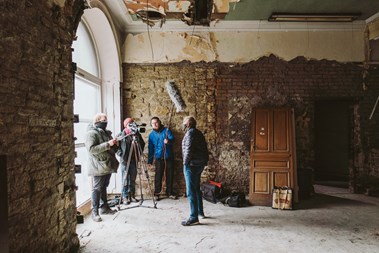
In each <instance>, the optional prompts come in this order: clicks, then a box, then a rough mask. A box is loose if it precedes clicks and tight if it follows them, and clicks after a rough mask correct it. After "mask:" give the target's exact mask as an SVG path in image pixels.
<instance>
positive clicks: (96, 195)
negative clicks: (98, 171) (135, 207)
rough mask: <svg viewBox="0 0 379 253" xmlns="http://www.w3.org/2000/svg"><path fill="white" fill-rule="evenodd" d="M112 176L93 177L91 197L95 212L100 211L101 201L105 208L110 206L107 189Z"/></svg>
mask: <svg viewBox="0 0 379 253" xmlns="http://www.w3.org/2000/svg"><path fill="white" fill-rule="evenodd" d="M111 176H112V174H108V175H104V176H94V177H93V186H92V196H91V203H92V209H93V210H98V209H99V207H100V200H101V202H102V204H103V206H107V205H108V202H107V187H108V185H109V180H110V179H111Z"/></svg>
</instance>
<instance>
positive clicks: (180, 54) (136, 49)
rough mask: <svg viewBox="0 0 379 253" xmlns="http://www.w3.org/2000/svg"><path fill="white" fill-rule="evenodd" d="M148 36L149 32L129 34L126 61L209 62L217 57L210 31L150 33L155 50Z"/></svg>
mask: <svg viewBox="0 0 379 253" xmlns="http://www.w3.org/2000/svg"><path fill="white" fill-rule="evenodd" d="M148 36H149V34H147V33H143V34H138V35H131V34H129V35H128V36H127V38H126V40H125V43H124V46H123V49H124V50H123V52H124V57H123V61H124V62H137V63H141V62H142V63H149V62H180V61H184V60H188V61H191V62H199V61H207V62H208V61H215V59H216V56H215V53H214V51H213V47H212V44H211V40H210V38H209V34H208V33H203V34H201V35H189V34H187V33H174V32H168V33H150V36H151V42H152V47H153V52H152V50H151V46H150V40H149V37H148ZM152 55H154V59H152Z"/></svg>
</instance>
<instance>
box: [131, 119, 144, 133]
mask: <svg viewBox="0 0 379 253" xmlns="http://www.w3.org/2000/svg"><path fill="white" fill-rule="evenodd" d="M128 127H129V129H130V131H132V133H134V134H136V133H138V132H140V133H144V132H145V131H146V123H142V124H140V125H138V124H137V123H135V122H132V123H129V124H128Z"/></svg>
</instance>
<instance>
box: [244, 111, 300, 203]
mask: <svg viewBox="0 0 379 253" xmlns="http://www.w3.org/2000/svg"><path fill="white" fill-rule="evenodd" d="M293 136H294V131H293V112H292V110H291V109H256V110H254V111H253V118H252V130H251V163H250V192H249V200H250V203H251V204H254V205H264V206H270V205H271V198H272V197H271V196H272V195H271V194H272V188H273V187H274V186H278V187H281V186H289V187H291V188H292V189H296V187H295V186H296V180H295V179H296V177H295V176H296V174H295V173H294V160H296V159H294V157H293V155H292V152H294V145H293V144H294V141H293Z"/></svg>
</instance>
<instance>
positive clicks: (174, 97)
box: [166, 80, 186, 112]
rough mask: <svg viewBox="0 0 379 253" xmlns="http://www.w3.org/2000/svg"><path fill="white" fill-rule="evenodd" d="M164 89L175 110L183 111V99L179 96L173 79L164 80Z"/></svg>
mask: <svg viewBox="0 0 379 253" xmlns="http://www.w3.org/2000/svg"><path fill="white" fill-rule="evenodd" d="M166 89H167V92H168V95H169V96H170V99H171V101H172V102H173V103H174V105H175V107H176V112H182V111H184V109H185V107H186V105H185V104H184V101H183V99H182V98H181V97H180V94H179V91H178V89H177V88H176V87H175V81H173V80H170V81H167V82H166Z"/></svg>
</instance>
